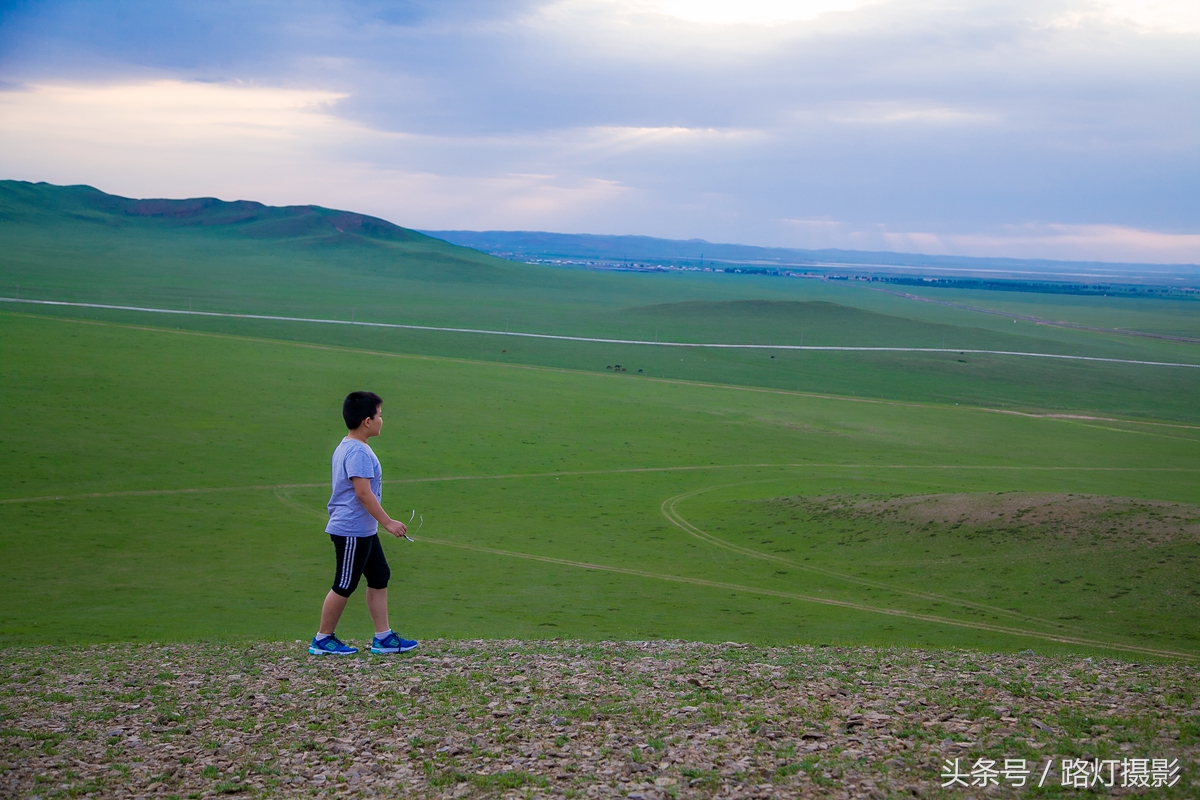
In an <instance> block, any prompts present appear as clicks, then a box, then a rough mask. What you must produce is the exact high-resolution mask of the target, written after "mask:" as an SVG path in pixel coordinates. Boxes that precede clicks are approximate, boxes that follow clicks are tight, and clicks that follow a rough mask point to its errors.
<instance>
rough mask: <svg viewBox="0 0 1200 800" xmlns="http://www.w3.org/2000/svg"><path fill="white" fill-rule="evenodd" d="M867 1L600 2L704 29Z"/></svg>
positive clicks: (808, 15)
mask: <svg viewBox="0 0 1200 800" xmlns="http://www.w3.org/2000/svg"><path fill="white" fill-rule="evenodd" d="M868 1H869V0H607V2H605V0H601V2H605V4H606V5H610V6H613V7H615V8H617V9H620V10H623V11H626V12H641V13H649V14H657V15H662V16H664V17H673V18H675V19H681V20H686V21H688V22H698V23H701V24H705V25H730V24H740V25H772V24H777V23H786V22H800V21H805V20H811V19H816V18H817V17H819V16H821V15H822V14H827V13H830V12H837V11H853V10H855V9H857V8H859V7H861V6H863V5H866V4H867V2H868Z"/></svg>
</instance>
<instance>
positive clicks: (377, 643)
mask: <svg viewBox="0 0 1200 800" xmlns="http://www.w3.org/2000/svg"><path fill="white" fill-rule="evenodd" d="M416 647H417V642H416V641H415V640H414V639H401V638H400V637H399V636H397V635H396V634H395V632H392V633H389V634H388V635H387V636H385V637H383V638H382V639H380V638H379V637H378V636H376V637H373V638H372V639H371V652H372V653H374V654H375V655H383V654H384V653H407V652H408V651H409V650H415V649H416Z"/></svg>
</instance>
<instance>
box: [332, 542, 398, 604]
mask: <svg viewBox="0 0 1200 800" xmlns="http://www.w3.org/2000/svg"><path fill="white" fill-rule="evenodd" d="M329 538H330V539H332V540H333V550H334V552H335V553H336V554H337V557H336V559H335V560H336V562H337V570H336V571H335V572H334V573H333V591H334V592H335V593H337V594H340V595H341V596H342V597H349V596H350V595H352V594H354V590H355V589H357V588H358V579H359V577H360V576H364V575H365V576H366V578H367V587H368V588H371V589H386V588H387V585H388V579H389V578H391V577H392V570H391V568H390V567H388V563H387V558H386V557H384V555H383V543H382V542H380V541H379V534H375V535H374V536H338V535H337V534H336V533H331V534H329Z"/></svg>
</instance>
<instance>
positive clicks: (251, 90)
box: [0, 0, 1200, 260]
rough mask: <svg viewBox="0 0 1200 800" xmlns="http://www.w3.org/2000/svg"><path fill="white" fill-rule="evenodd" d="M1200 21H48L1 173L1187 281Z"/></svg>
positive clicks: (12, 101)
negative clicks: (1050, 264)
mask: <svg viewBox="0 0 1200 800" xmlns="http://www.w3.org/2000/svg"><path fill="white" fill-rule="evenodd" d="M1197 8H1200V6H1197V5H1196V4H1195V3H1192V2H1190V0H1189V2H1187V3H1180V2H1165V0H1164V1H1163V2H1155V1H1154V0H1148V1H1147V2H1144V3H1141V2H1139V3H1134V2H1132V0H1128V2H1126V1H1125V0H1114V1H1113V2H1108V1H1107V0H1049V2H1042V1H1039V2H1035V1H1034V0H1013V2H1008V3H1000V4H972V3H966V4H963V3H954V2H949V1H948V0H871V1H870V2H858V0H812V1H811V2H804V1H803V0H795V2H790V1H789V2H774V1H773V0H742V2H736V3H735V2H715V0H694V1H692V2H686V3H684V2H681V1H680V2H677V1H676V0H520V1H519V2H500V0H441V1H440V2H432V0H413V1H412V2H407V3H402V4H378V3H373V2H358V0H338V1H337V2H334V1H333V0H303V2H299V3H295V4H287V5H283V4H273V3H255V4H232V3H229V4H198V5H197V4H184V3H180V2H172V0H162V1H161V2H149V0H119V1H118V2H116V3H114V4H102V5H101V4H92V3H88V2H83V1H82V0H66V1H60V0H47V2H44V3H38V4H27V5H23V6H9V7H6V8H4V9H0V75H2V76H3V78H4V83H3V84H2V85H0V169H2V170H3V171H4V173H5V175H6V176H9V177H22V178H28V179H33V180H53V181H56V182H91V183H94V184H96V185H98V186H99V187H100V188H104V189H108V190H112V191H119V192H124V193H127V194H140V195H159V196H163V195H180V194H212V195H217V196H222V197H233V196H239V197H250V198H255V199H261V200H264V201H267V202H317V203H322V204H325V205H340V206H343V207H350V208H355V209H359V210H363V211H367V212H370V213H375V214H379V215H381V216H385V217H387V218H389V219H393V220H394V221H396V222H399V223H401V224H405V225H410V226H418V227H431V228H485V227H514V228H525V229H530V228H541V229H557V230H572V231H593V232H604V233H642V234H649V235H660V236H673V237H681V238H690V237H694V236H695V237H703V238H707V239H710V240H715V239H720V240H725V241H741V242H747V243H756V244H780V245H787V244H797V245H799V244H804V243H805V242H809V241H816V240H820V241H828V242H830V243H832V242H843V243H845V244H842V245H839V246H863V247H867V246H869V247H872V248H892V249H894V248H896V247H902V248H904V249H912V248H918V249H919V248H927V249H936V248H942V249H943V250H944V251H945V250H946V249H947V248H958V249H960V250H961V249H963V248H974V249H975V250H976V251H978V252H980V253H983V252H984V251H986V252H987V253H992V252H997V253H999V252H1002V251H1004V249H1005V248H1010V252H1011V254H1017V253H1023V254H1038V253H1042V254H1046V253H1050V252H1053V253H1055V254H1058V255H1063V256H1069V255H1070V253H1072V252H1076V253H1079V254H1080V257H1088V258H1091V257H1094V254H1095V253H1097V252H1101V251H1103V250H1104V248H1108V252H1111V253H1114V254H1117V253H1121V254H1124V255H1121V256H1120V258H1127V257H1131V256H1130V254H1135V253H1138V252H1140V253H1143V256H1142V257H1138V260H1145V259H1154V258H1159V257H1161V258H1168V257H1170V258H1174V257H1175V256H1174V255H1172V254H1178V253H1184V254H1186V253H1187V252H1190V251H1188V250H1187V248H1188V247H1190V245H1189V244H1188V243H1187V241H1185V240H1177V239H1176V238H1173V237H1178V236H1184V237H1186V236H1190V235H1192V233H1195V232H1197V229H1198V226H1197V222H1196V220H1198V219H1200V193H1197V192H1196V191H1195V187H1196V186H1197V185H1200V107H1198V106H1197V105H1196V104H1194V103H1189V102H1186V98H1189V97H1192V96H1194V95H1195V94H1196V92H1197V90H1198V89H1200V27H1198V26H1197V25H1196V24H1195V22H1196V15H1197V12H1196V9H1197ZM781 220H807V221H814V220H815V221H818V222H815V223H811V224H810V223H808V222H806V223H796V222H785V221H781ZM830 220H836V221H838V222H836V223H831V222H829V221H830ZM1047 221H1049V222H1047ZM818 223H819V224H818ZM1050 223H1053V225H1058V226H1063V227H1061V228H1058V229H1056V228H1052V227H1047V226H1048V225H1050ZM1039 226H1041V227H1039ZM1109 228H1112V229H1113V230H1119V231H1123V232H1124V233H1121V234H1120V235H1119V236H1118V235H1117V234H1115V233H1112V232H1111V231H1110V232H1109V233H1105V234H1103V235H1101V231H1102V230H1108V229H1109ZM1130 231H1133V232H1142V233H1143V234H1145V235H1141V234H1139V235H1134V234H1132V233H1129V232H1130ZM1155 231H1160V232H1163V233H1162V236H1165V237H1167V238H1166V239H1159V238H1155V236H1154V235H1153V232H1155ZM1105 237H1107V238H1105ZM855 242H857V243H858V244H856V245H852V244H850V243H855ZM1181 248H1182V249H1181ZM1114 257H1116V256H1114Z"/></svg>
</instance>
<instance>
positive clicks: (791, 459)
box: [0, 182, 1200, 658]
mask: <svg viewBox="0 0 1200 800" xmlns="http://www.w3.org/2000/svg"><path fill="white" fill-rule="evenodd" d="M18 284H19V288H18ZM7 287H11V290H10V289H9V288H7ZM0 289H2V291H0V295H4V296H8V297H16V296H17V294H18V293H19V295H20V297H21V298H24V299H26V300H28V299H30V298H33V299H38V298H40V299H47V300H66V301H74V302H86V303H109V304H116V305H124V306H148V307H157V308H162V309H176V310H187V309H188V308H189V307H190V308H191V309H192V310H193V311H213V312H222V313H226V314H227V313H247V314H257V315H274V316H288V317H306V318H313V319H318V320H319V319H325V320H340V321H343V322H345V321H349V320H350V319H351V318H353V319H354V320H355V321H356V322H363V321H368V322H381V323H393V324H420V325H428V326H439V327H442V328H471V329H487V330H491V331H495V332H496V333H481V332H478V330H477V331H476V332H474V333H468V332H462V331H454V330H444V329H443V330H417V329H406V328H379V327H370V326H367V325H362V324H354V325H350V324H328V323H323V322H315V321H309V322H306V321H301V320H294V319H293V320H283V319H251V318H238V317H230V316H196V315H187V314H184V315H168V314H161V313H149V312H144V311H134V310H118V309H105V308H81V307H70V306H44V305H30V304H22V303H15V302H7V301H6V302H4V303H2V304H0V453H2V454H3V458H0V564H3V565H4V566H3V567H0V577H2V578H3V580H4V581H5V582H6V585H7V586H8V587H9V592H10V593H9V598H10V599H9V602H7V603H5V605H4V607H3V609H2V610H0V633H3V634H4V635H5V637H6V641H9V642H48V641H57V640H59V639H61V638H62V637H63V636H66V637H69V638H70V639H71V640H73V641H101V640H113V641H129V640H135V639H136V640H147V639H151V640H163V639H198V638H215V639H237V638H284V639H293V638H300V637H303V636H305V635H307V633H308V632H310V629H311V627H312V625H313V624H315V619H314V617H315V612H316V607H315V603H316V602H317V601H318V600H319V598H320V596H321V595H322V594H323V592H324V588H325V586H326V585H327V581H328V578H329V576H328V575H327V572H328V569H329V564H328V563H327V562H328V560H329V559H328V555H329V554H328V552H327V551H328V550H329V549H330V548H329V543H328V540H327V539H326V538H324V537H323V535H322V530H323V521H322V520H323V514H324V511H323V508H324V502H325V500H326V498H327V494H328V488H327V481H328V474H327V470H328V454H329V451H330V449H331V448H332V447H333V445H334V444H335V443H336V441H337V440H338V438H339V437H340V436H341V434H342V428H341V425H340V420H339V418H338V407H339V404H340V401H341V398H342V397H344V395H345V393H346V392H348V391H350V390H353V389H359V388H370V389H373V390H375V391H378V392H379V393H380V394H381V395H383V396H384V398H385V400H386V407H387V412H388V420H389V422H388V429H387V432H386V433H385V436H384V437H383V438H382V439H381V440H378V448H377V449H378V452H379V454H380V456H381V459H382V461H383V463H384V468H385V475H386V477H387V479H388V480H389V483H387V484H386V487H385V493H384V501H385V506H387V507H388V508H390V509H391V510H392V511H393V513H396V514H400V513H402V512H403V511H410V510H411V511H413V512H416V513H420V514H422V515H423V516H424V519H425V523H424V527H423V528H422V529H421V531H420V533H419V535H418V537H417V538H418V540H419V541H418V543H417V544H415V545H410V544H409V543H405V542H388V543H387V545H386V547H387V549H388V553H389V558H392V559H393V565H394V568H395V573H396V575H397V576H398V581H397V584H396V586H397V588H396V591H395V593H394V601H393V607H394V609H395V611H396V618H397V622H398V623H399V624H401V625H402V626H403V627H402V630H403V631H404V632H405V633H406V635H415V636H417V637H425V636H447V637H505V636H513V637H525V638H539V637H555V636H558V637H576V638H586V639H601V638H625V639H641V638H688V639H701V640H709V641H713V640H716V641H724V640H729V639H740V640H752V641H760V642H842V643H870V644H884V645H886V644H925V645H946V646H959V645H963V646H972V647H986V648H998V649H1010V650H1011V649H1023V648H1027V647H1034V648H1037V649H1043V650H1057V649H1068V650H1084V651H1088V652H1098V651H1103V650H1109V651H1111V652H1116V653H1124V654H1127V655H1135V656H1136V657H1139V658H1141V657H1150V656H1164V657H1169V656H1172V655H1173V656H1174V657H1192V656H1198V655H1200V642H1198V641H1197V639H1196V634H1195V630H1194V627H1195V626H1194V624H1192V622H1191V621H1192V620H1193V619H1195V617H1196V615H1197V613H1200V608H1197V607H1196V604H1197V599H1196V597H1197V596H1196V590H1195V589H1194V587H1195V585H1196V579H1197V569H1198V568H1200V567H1198V562H1197V559H1200V539H1198V538H1197V537H1198V535H1200V533H1198V530H1200V529H1198V528H1197V525H1200V522H1198V520H1200V493H1198V492H1197V486H1200V482H1198V481H1197V480H1196V474H1197V471H1198V470H1200V407H1198V406H1197V404H1196V402H1195V397H1197V396H1198V394H1200V369H1193V368H1187V367H1169V366H1154V365H1148V364H1136V363H1113V362H1105V361H1078V360H1076V361H1064V360H1055V359H1050V358H1034V357H1024V356H1014V355H1004V354H1002V353H971V352H968V351H969V350H993V351H1023V352H1034V353H1043V354H1056V353H1057V354H1068V355H1077V356H1088V357H1097V358H1118V359H1128V360H1145V361H1177V362H1184V363H1200V356H1198V351H1197V349H1196V348H1197V345H1195V344H1191V343H1187V342H1173V341H1164V340H1154V339H1145V338H1137V337H1129V336H1124V335H1122V334H1120V333H1119V332H1117V333H1112V332H1108V333H1105V332H1097V331H1084V330H1072V329H1064V328H1055V327H1048V326H1045V325H1038V324H1033V323H1030V322H1025V321H1018V322H1014V321H1013V320H1012V319H1010V318H1005V317H997V316H995V315H989V314H982V313H979V312H975V311H971V310H969V309H963V308H955V307H949V306H939V305H935V304H930V303H921V302H916V301H913V300H909V299H905V298H902V297H897V296H894V295H888V294H884V293H880V292H875V291H871V290H870V289H868V288H864V287H858V286H853V285H844V284H836V283H827V282H821V281H806V280H786V279H781V278H764V277H753V276H736V275H715V274H707V275H695V274H689V275H675V274H665V275H663V274H658V275H642V274H616V273H598V272H589V271H583V270H569V269H555V268H550V267H543V266H534V265H527V264H519V263H514V262H508V261H503V260H499V259H495V258H491V257H489V256H486V255H484V254H482V253H479V252H476V251H473V250H468V249H463V248H458V247H454V246H452V245H450V244H447V243H445V242H441V241H438V240H434V239H430V238H428V237H424V236H421V235H420V234H416V233H413V232H411V231H407V230H405V229H402V228H398V227H396V226H391V225H389V224H388V223H385V222H382V221H379V220H373V219H371V218H369V217H361V216H359V215H353V214H349V213H348V212H338V211H331V210H328V209H320V208H315V207H297V208H282V209H279V208H270V207H266V206H261V205H259V204H256V203H244V202H239V203H223V202H220V201H215V200H189V201H138V200H128V199H123V198H113V197H111V196H108V195H104V194H103V193H100V192H97V191H95V190H93V189H89V188H87V187H50V186H45V185H30V184H19V183H13V182H6V183H3V184H0ZM1103 300H1104V302H1099V300H1096V301H1095V302H1093V304H1092V305H1088V306H1086V307H1085V306H1083V305H1081V304H1083V303H1085V302H1088V301H1087V300H1085V299H1081V298H1071V299H1070V303H1072V304H1074V305H1073V306H1072V307H1074V308H1075V309H1076V310H1077V311H1079V309H1081V308H1083V309H1084V310H1085V311H1086V313H1087V315H1088V319H1089V320H1093V321H1099V322H1104V321H1105V319H1106V315H1110V316H1114V317H1115V316H1119V315H1121V314H1124V315H1126V316H1125V318H1127V319H1129V318H1133V317H1134V316H1136V315H1139V314H1140V315H1141V316H1140V317H1139V318H1140V319H1142V320H1143V321H1147V320H1149V321H1153V319H1152V318H1151V317H1152V316H1153V315H1152V314H1151V315H1150V316H1149V317H1148V316H1147V314H1148V312H1146V311H1145V310H1144V309H1145V308H1151V307H1153V308H1158V309H1160V310H1161V309H1171V310H1173V311H1174V312H1177V316H1178V317H1180V318H1181V319H1182V318H1186V316H1187V313H1188V312H1187V310H1186V309H1184V308H1183V307H1182V306H1179V307H1176V306H1172V305H1169V301H1163V300H1156V301H1154V303H1155V304H1156V305H1154V306H1140V307H1139V306H1136V305H1129V303H1136V302H1137V301H1126V300H1122V301H1121V302H1115V301H1112V300H1111V299H1103ZM1038 302H1039V309H1040V310H1041V311H1042V312H1043V313H1044V314H1051V313H1054V312H1055V309H1057V308H1060V306H1055V305H1054V304H1053V303H1052V302H1051V301H1050V300H1046V299H1041V298H1039V301H1038ZM1164 303H1168V305H1166V306H1164V305H1163V304H1164ZM1061 307H1064V308H1065V306H1061ZM1139 309H1141V310H1139ZM1164 324H1167V323H1164ZM1169 324H1172V325H1177V324H1178V323H1169ZM506 329H507V330H508V331H511V332H532V333H545V334H556V335H572V336H578V337H593V338H596V339H604V338H611V339H637V340H644V341H648V342H650V344H635V343H628V342H627V343H619V342H613V341H582V340H565V339H531V338H517V337H513V336H505V335H504V332H505V330H506ZM656 339H657V340H659V341H660V342H663V341H674V342H677V343H685V342H693V343H695V342H709V343H722V344H737V343H743V344H744V343H753V344H787V345H799V344H803V345H804V346H867V347H926V348H928V347H942V346H945V347H946V348H947V349H949V348H962V352H958V351H956V350H950V351H949V352H939V353H930V352H888V351H872V352H855V351H828V350H826V351H812V350H776V351H771V350H763V349H717V348H683V347H666V346H655V345H654V341H655V340H656ZM618 364H619V365H620V366H621V368H622V369H623V370H624V371H623V372H621V373H619V374H617V373H616V372H615V369H614V368H615V367H616V365H618ZM401 609H402V611H401ZM364 621H365V616H364V615H362V614H357V612H356V613H355V614H351V615H350V617H348V619H347V622H346V632H347V633H348V635H360V634H361V633H362V632H363V625H364V624H365V622H364Z"/></svg>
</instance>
